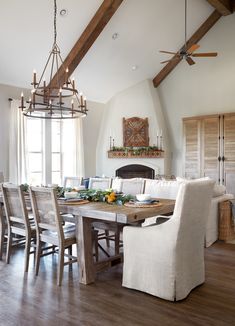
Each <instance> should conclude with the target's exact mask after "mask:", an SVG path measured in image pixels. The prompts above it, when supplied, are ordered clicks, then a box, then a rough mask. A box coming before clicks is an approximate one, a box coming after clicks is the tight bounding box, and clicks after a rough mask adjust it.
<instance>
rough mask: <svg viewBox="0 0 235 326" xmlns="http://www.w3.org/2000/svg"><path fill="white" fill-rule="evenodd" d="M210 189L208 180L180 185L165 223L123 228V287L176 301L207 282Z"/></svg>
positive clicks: (211, 183)
mask: <svg viewBox="0 0 235 326" xmlns="http://www.w3.org/2000/svg"><path fill="white" fill-rule="evenodd" d="M213 185H214V181H211V180H207V181H190V182H186V183H183V184H182V185H181V186H180V189H179V192H178V195H177V198H176V204H175V209H174V214H173V215H172V217H171V218H170V219H169V220H167V221H166V222H165V223H163V224H159V225H152V226H147V227H134V226H126V227H124V232H123V243H124V266H123V286H125V287H128V288H132V289H136V290H140V291H143V292H146V293H149V294H152V295H155V296H158V297H160V298H163V299H166V300H171V301H174V300H181V299H184V298H185V297H186V296H187V295H188V294H189V292H190V291H191V290H192V289H193V288H194V287H196V286H197V285H199V284H202V283H203V282H204V281H205V269H204V236H205V227H206V217H207V215H208V213H209V207H210V203H211V196H212V188H213Z"/></svg>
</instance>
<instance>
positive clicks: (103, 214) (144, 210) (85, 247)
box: [59, 199, 175, 284]
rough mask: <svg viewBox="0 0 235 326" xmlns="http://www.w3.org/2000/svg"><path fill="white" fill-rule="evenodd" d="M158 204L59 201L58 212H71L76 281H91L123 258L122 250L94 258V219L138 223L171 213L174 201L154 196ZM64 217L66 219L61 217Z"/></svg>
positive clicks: (124, 223) (84, 282)
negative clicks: (73, 225)
mask: <svg viewBox="0 0 235 326" xmlns="http://www.w3.org/2000/svg"><path fill="white" fill-rule="evenodd" d="M158 200H159V205H146V206H145V207H140V206H138V205H130V207H127V206H125V205H116V204H107V203H106V202H89V203H86V204H77V205H76V204H72V205H70V204H69V203H66V202H62V203H61V202H59V208H60V211H61V212H62V213H64V214H72V215H73V219H74V221H75V223H76V226H77V227H76V232H77V245H78V262H79V269H80V276H79V281H80V283H82V284H91V283H94V282H95V277H96V273H97V272H99V271H102V270H104V269H107V268H109V267H112V266H114V265H116V264H118V263H121V262H122V261H123V255H122V253H120V254H118V255H113V256H110V257H105V259H101V260H99V261H97V262H96V261H94V257H93V240H92V224H93V223H94V222H97V221H104V222H109V223H113V224H117V223H119V224H122V225H124V226H125V225H135V226H137V225H138V226H139V225H140V224H141V222H144V221H145V219H147V218H150V217H153V216H157V215H168V214H170V213H172V212H173V210H174V205H175V201H174V200H170V199H158ZM65 219H66V218H65Z"/></svg>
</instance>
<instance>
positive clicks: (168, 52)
mask: <svg viewBox="0 0 235 326" xmlns="http://www.w3.org/2000/svg"><path fill="white" fill-rule="evenodd" d="M159 52H161V53H167V54H177V52H170V51H162V50H161V51H159Z"/></svg>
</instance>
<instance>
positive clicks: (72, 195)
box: [64, 191, 78, 199]
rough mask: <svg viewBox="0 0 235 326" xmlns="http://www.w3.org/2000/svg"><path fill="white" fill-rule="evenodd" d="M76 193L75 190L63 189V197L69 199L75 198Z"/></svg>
mask: <svg viewBox="0 0 235 326" xmlns="http://www.w3.org/2000/svg"><path fill="white" fill-rule="evenodd" d="M77 196H78V193H77V191H65V193H64V198H66V199H69V198H77Z"/></svg>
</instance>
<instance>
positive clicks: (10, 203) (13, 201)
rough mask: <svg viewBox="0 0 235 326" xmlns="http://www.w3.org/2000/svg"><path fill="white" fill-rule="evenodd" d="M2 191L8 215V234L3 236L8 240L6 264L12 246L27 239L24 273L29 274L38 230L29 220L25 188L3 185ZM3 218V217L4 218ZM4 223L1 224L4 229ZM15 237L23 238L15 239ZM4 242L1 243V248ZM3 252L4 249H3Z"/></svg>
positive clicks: (8, 260)
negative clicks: (30, 260) (30, 258)
mask: <svg viewBox="0 0 235 326" xmlns="http://www.w3.org/2000/svg"><path fill="white" fill-rule="evenodd" d="M1 191H2V196H3V203H4V209H5V215H6V222H7V223H6V228H7V232H6V233H5V234H4V231H3V230H2V238H3V236H4V237H5V238H7V252H6V262H7V264H9V262H10V256H11V251H12V246H13V245H14V244H16V243H17V242H22V237H24V238H25V263H24V271H25V272H28V266H29V255H30V254H31V253H35V250H33V251H30V250H31V247H34V248H35V240H36V228H35V224H34V221H33V220H32V219H31V220H30V219H29V215H28V211H27V208H26V203H25V197H24V192H23V187H22V185H21V186H16V185H13V184H1ZM2 218H3V217H2ZM3 223H4V221H2V223H1V227H3ZM15 235H18V236H21V238H15ZM2 245H3V241H1V246H2ZM1 251H2V248H1Z"/></svg>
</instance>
